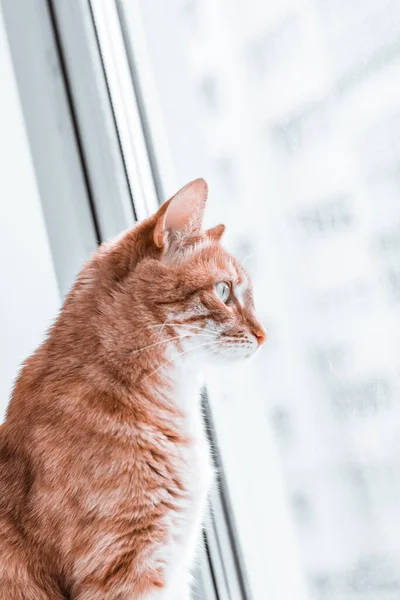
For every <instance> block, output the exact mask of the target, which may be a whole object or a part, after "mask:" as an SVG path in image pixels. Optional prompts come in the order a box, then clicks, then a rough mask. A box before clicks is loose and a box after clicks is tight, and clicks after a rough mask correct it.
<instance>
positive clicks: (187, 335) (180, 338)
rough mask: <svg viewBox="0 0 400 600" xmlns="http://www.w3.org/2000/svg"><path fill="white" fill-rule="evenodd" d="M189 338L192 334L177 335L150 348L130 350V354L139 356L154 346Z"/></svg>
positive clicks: (155, 343)
mask: <svg viewBox="0 0 400 600" xmlns="http://www.w3.org/2000/svg"><path fill="white" fill-rule="evenodd" d="M206 335H207V334H206ZM188 337H191V335H190V334H185V335H176V336H174V337H171V338H166V339H164V340H160V341H159V342H154V344H149V345H148V346H144V347H143V348H137V349H136V350H129V354H137V353H138V352H143V351H144V350H148V349H149V348H154V346H159V345H160V344H166V343H167V342H172V341H173V340H183V339H185V338H188ZM207 337H212V336H211V335H207Z"/></svg>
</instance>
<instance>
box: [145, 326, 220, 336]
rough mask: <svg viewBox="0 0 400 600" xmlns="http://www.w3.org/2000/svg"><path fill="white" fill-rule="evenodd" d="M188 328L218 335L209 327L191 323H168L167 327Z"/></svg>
mask: <svg viewBox="0 0 400 600" xmlns="http://www.w3.org/2000/svg"><path fill="white" fill-rule="evenodd" d="M163 325H165V323H163ZM163 325H161V324H158V325H149V329H150V328H153V327H162V326H163ZM169 326H171V327H186V328H188V329H197V330H199V331H205V332H207V333H212V334H214V335H216V334H217V333H218V332H217V331H214V330H212V329H208V328H207V327H200V326H198V325H190V324H189V323H168V325H167V327H169Z"/></svg>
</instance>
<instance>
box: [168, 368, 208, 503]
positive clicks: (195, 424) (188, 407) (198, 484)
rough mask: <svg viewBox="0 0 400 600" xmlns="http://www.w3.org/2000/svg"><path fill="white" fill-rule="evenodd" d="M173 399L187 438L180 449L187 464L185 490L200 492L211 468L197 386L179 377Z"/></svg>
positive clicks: (204, 486) (206, 486) (204, 489)
mask: <svg viewBox="0 0 400 600" xmlns="http://www.w3.org/2000/svg"><path fill="white" fill-rule="evenodd" d="M175 401H176V403H177V404H178V406H179V408H180V410H181V411H182V413H183V422H182V426H183V434H184V436H185V437H186V438H187V439H188V444H187V445H183V446H182V447H181V450H180V452H181V456H182V457H183V459H184V463H185V465H186V467H187V472H186V477H185V479H186V482H187V485H188V486H189V490H188V491H189V492H190V493H192V494H197V493H198V494H201V495H204V494H206V493H207V492H208V490H209V488H210V485H211V482H212V479H213V468H212V460H211V452H210V446H209V441H208V438H207V435H206V433H205V427H204V419H203V413H202V407H201V398H200V386H199V385H197V382H193V380H191V379H189V378H188V379H187V380H185V378H184V377H183V378H181V379H180V380H179V381H178V382H177V385H176V387H175Z"/></svg>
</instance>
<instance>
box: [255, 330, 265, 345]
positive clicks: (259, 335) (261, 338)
mask: <svg viewBox="0 0 400 600" xmlns="http://www.w3.org/2000/svg"><path fill="white" fill-rule="evenodd" d="M253 334H254V336H255V338H256V340H257V342H258V345H259V346H261V344H263V343H264V342H265V340H266V339H267V332H266V330H265V329H264V327H257V329H255V330H254V331H253Z"/></svg>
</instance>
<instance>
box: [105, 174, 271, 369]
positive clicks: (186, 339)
mask: <svg viewBox="0 0 400 600" xmlns="http://www.w3.org/2000/svg"><path fill="white" fill-rule="evenodd" d="M206 200H207V184H206V182H205V181H204V180H203V179H197V180H195V181H193V182H191V183H189V184H187V185H186V186H185V187H183V188H182V189H181V190H180V191H179V192H178V193H177V194H176V195H175V196H174V197H173V198H171V199H170V200H168V201H167V202H166V203H165V204H164V205H163V206H162V207H161V208H160V209H159V211H158V212H157V213H156V214H155V215H153V216H152V217H151V218H150V219H148V220H147V221H144V222H143V223H142V224H141V225H139V226H138V227H137V228H135V229H134V230H133V233H134V234H135V237H134V239H133V238H132V240H133V241H129V234H128V238H125V239H124V238H122V239H121V241H120V242H117V244H120V246H121V247H122V248H123V247H125V248H129V244H130V243H132V244H135V249H136V253H135V255H134V256H133V258H132V256H131V259H130V264H129V268H128V267H126V266H125V267H124V268H123V269H122V271H121V273H122V274H123V277H122V275H121V277H120V280H119V281H118V285H117V287H116V290H114V292H113V299H114V300H115V299H116V300H115V302H116V304H115V307H114V309H115V310H114V314H115V315H116V316H118V318H120V316H121V315H122V314H123V318H124V320H125V326H124V328H122V326H121V321H119V323H118V328H119V331H120V335H119V340H122V338H124V339H125V338H126V337H129V336H130V335H132V338H133V339H129V344H130V346H127V347H131V348H132V351H133V352H135V348H137V350H138V352H139V351H140V350H141V349H142V348H143V349H144V348H145V347H147V350H146V352H148V353H149V357H150V354H151V353H153V355H155V354H161V353H162V354H164V355H168V356H171V357H176V358H178V357H182V360H188V361H190V360H192V359H194V360H198V359H199V357H201V358H202V359H211V361H215V359H216V358H222V359H224V360H232V359H238V358H246V357H248V356H251V355H252V354H254V352H255V351H256V350H257V349H258V348H259V347H260V346H261V344H262V343H263V342H264V340H265V339H266V332H265V329H264V328H263V326H262V325H261V323H260V322H259V320H258V319H257V316H256V312H255V307H254V300H253V290H252V284H251V280H250V277H249V275H248V273H247V272H246V271H245V269H244V268H243V266H242V265H241V264H240V262H239V261H238V260H237V259H235V258H234V257H233V256H231V255H230V254H229V253H228V252H227V251H226V250H224V248H223V247H222V246H221V244H220V240H221V237H222V235H223V233H224V229H225V227H224V225H217V226H216V227H213V228H212V229H209V230H203V227H202V221H203V214H204V210H205V205H206ZM135 230H136V233H135ZM118 252H119V254H118ZM119 255H121V251H120V250H118V248H117V249H116V256H119ZM118 261H119V262H115V264H116V265H117V267H118V268H120V269H121V264H122V263H121V261H120V259H118ZM124 264H125V263H124ZM119 292H121V293H119ZM117 305H118V306H117ZM129 319H132V322H133V320H134V321H135V328H132V331H131V332H130V331H129ZM138 321H139V323H138ZM143 332H145V335H143ZM125 341H126V340H125ZM118 343H120V342H118ZM167 350H168V352H167Z"/></svg>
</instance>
